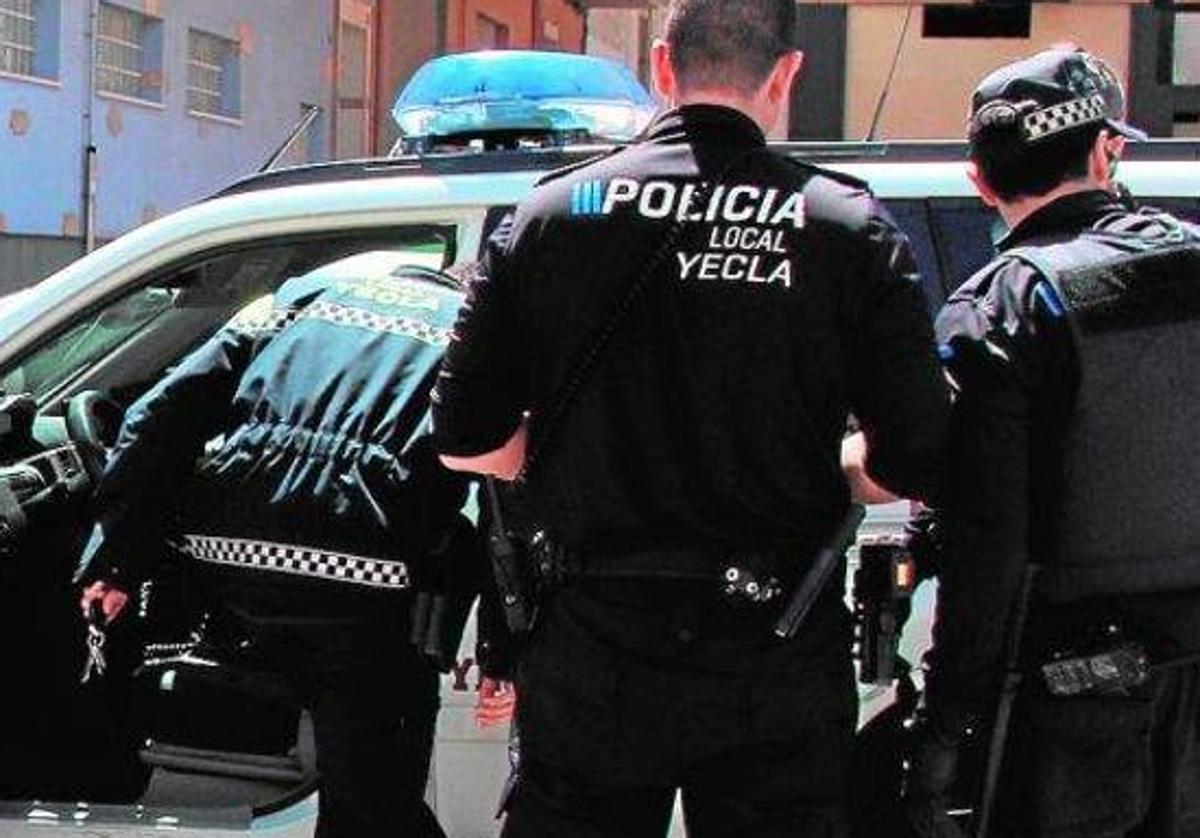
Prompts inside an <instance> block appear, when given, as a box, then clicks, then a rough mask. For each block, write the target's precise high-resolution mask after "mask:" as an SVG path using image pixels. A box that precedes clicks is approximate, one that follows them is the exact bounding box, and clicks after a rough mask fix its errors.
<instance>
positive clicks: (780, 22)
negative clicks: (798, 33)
mask: <svg viewBox="0 0 1200 838" xmlns="http://www.w3.org/2000/svg"><path fill="white" fill-rule="evenodd" d="M795 30H796V0H671V6H670V9H669V11H668V13H667V25H666V32H665V36H664V37H665V40H666V42H667V43H668V44H669V45H670V47H671V65H672V67H673V68H674V70H675V75H676V76H677V77H678V79H679V86H680V87H681V88H683V89H684V90H687V89H689V88H690V89H695V88H705V87H725V88H728V87H742V88H747V89H755V90H756V89H758V88H759V87H760V86H761V85H762V83H763V82H765V81H766V80H767V76H769V75H770V74H771V70H772V69H774V67H775V64H776V62H778V61H779V58H780V56H782V55H783V54H785V53H787V52H789V51H790V50H792V49H794V47H793V45H792V44H793V39H794V37H795Z"/></svg>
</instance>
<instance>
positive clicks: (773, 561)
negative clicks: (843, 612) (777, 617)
mask: <svg viewBox="0 0 1200 838" xmlns="http://www.w3.org/2000/svg"><path fill="white" fill-rule="evenodd" d="M535 555H536V557H537V558H536V564H537V569H538V573H539V574H540V575H541V576H542V578H543V579H545V580H551V581H554V580H562V581H565V580H571V579H643V580H645V579H662V580H677V581H696V582H709V583H715V584H717V585H719V586H720V587H721V589H722V590H723V591H724V592H725V593H726V594H728V595H730V596H737V597H744V598H746V599H748V600H751V601H753V602H771V601H773V600H775V599H776V598H778V597H780V596H782V595H783V594H784V592H785V589H786V586H787V583H789V582H790V581H791V580H793V579H794V578H795V577H796V575H797V572H798V570H799V564H800V557H801V556H803V555H805V554H804V552H803V551H802V550H769V551H741V550H731V551H728V552H719V551H715V550H713V549H711V548H681V547H655V548H648V549H644V550H627V551H621V552H602V551H581V550H574V549H569V548H554V547H551V546H549V545H542V546H541V547H540V549H537V550H536V553H535Z"/></svg>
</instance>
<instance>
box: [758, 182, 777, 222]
mask: <svg viewBox="0 0 1200 838" xmlns="http://www.w3.org/2000/svg"><path fill="white" fill-rule="evenodd" d="M778 197H779V190H778V189H768V190H767V194H766V197H764V198H763V202H762V206H761V207H759V208H758V216H757V217H756V218H755V219H754V220H755V221H756V222H758V223H759V224H766V223H767V219H768V218H770V217H771V210H772V209H773V208H774V207H775V199H776V198H778Z"/></svg>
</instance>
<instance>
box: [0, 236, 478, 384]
mask: <svg viewBox="0 0 1200 838" xmlns="http://www.w3.org/2000/svg"><path fill="white" fill-rule="evenodd" d="M454 240H455V228H454V227H452V226H437V225H421V226H414V227H404V228H393V229H389V230H387V231H382V232H381V231H372V232H370V233H369V234H364V233H344V232H340V233H336V234H328V235H325V236H320V237H317V236H312V235H306V236H304V237H302V238H292V239H289V240H281V241H272V242H265V243H257V244H254V245H249V246H240V247H238V248H236V249H231V250H226V251H224V252H220V253H215V254H208V255H205V256H202V257H199V258H196V259H195V260H193V261H191V262H190V263H186V264H183V265H180V266H177V267H175V268H173V269H170V270H168V271H165V272H161V273H160V274H159V275H158V276H156V277H151V278H149V281H148V282H146V283H144V284H140V287H132V288H131V290H129V291H127V292H126V293H124V294H121V295H119V296H117V297H116V298H113V299H110V300H108V301H107V302H105V303H103V304H102V305H100V306H99V307H97V308H95V309H93V310H91V311H90V312H88V313H86V314H85V315H83V316H81V317H80V318H79V319H78V320H76V321H75V322H73V323H71V324H70V325H68V326H67V327H66V328H65V329H62V330H59V331H58V332H57V333H56V334H54V335H53V336H51V337H49V338H48V339H47V340H45V341H44V342H42V343H41V344H40V345H39V346H37V347H36V348H34V349H33V350H32V351H31V352H29V353H27V354H25V355H24V356H23V357H22V358H20V359H18V360H17V361H15V362H14V363H12V364H10V365H9V366H8V367H7V368H6V369H5V370H3V372H0V390H3V391H4V392H6V393H29V394H32V395H33V396H34V397H35V398H36V399H37V400H38V401H39V403H45V402H47V401H48V400H49V399H50V398H51V397H52V396H53V395H55V394H56V393H57V392H58V391H60V390H62V389H63V388H64V387H65V386H68V385H69V384H70V383H71V382H72V381H73V380H75V379H76V378H77V377H79V376H80V375H83V374H84V373H85V372H87V371H88V370H90V369H92V368H93V367H96V366H97V365H99V364H101V363H102V362H103V361H105V360H106V359H109V358H111V357H112V356H114V355H116V354H120V353H121V352H123V350H124V349H125V348H126V347H127V346H130V345H132V344H138V351H137V352H132V351H131V352H129V353H128V357H127V358H125V359H123V361H124V362H123V363H122V364H120V365H116V366H118V367H119V369H117V370H108V371H107V378H106V381H105V385H106V389H108V390H110V391H112V392H113V393H114V395H116V396H117V397H118V398H121V397H122V396H124V397H127V398H131V397H132V396H134V395H136V391H137V390H138V389H140V388H142V387H145V386H148V385H149V383H152V380H156V378H157V376H158V375H159V374H160V373H161V371H162V370H163V369H164V368H165V366H166V365H168V364H170V363H173V362H174V361H175V360H177V359H178V358H179V357H181V356H182V354H184V353H185V352H186V351H187V350H188V349H190V348H192V347H194V346H195V345H197V344H198V343H200V342H201V341H203V340H204V339H205V338H207V337H208V336H209V335H211V334H212V333H213V332H215V331H216V330H217V329H218V328H219V327H220V326H221V325H222V324H223V323H225V322H226V321H227V320H228V319H229V318H230V317H232V316H233V315H234V314H236V313H237V311H238V310H239V309H241V308H242V307H243V306H245V305H247V304H249V303H250V302H253V301H254V300H255V299H258V298H259V297H262V296H263V295H265V294H269V293H271V292H273V291H274V290H275V289H277V288H278V287H279V286H280V285H282V284H283V283H284V282H285V281H286V280H288V279H290V278H292V277H297V276H303V275H308V274H315V273H317V272H318V271H319V272H321V275H322V276H327V277H329V278H335V277H339V276H347V275H356V276H358V275H364V274H370V275H377V276H386V275H388V274H390V273H391V272H392V271H394V270H395V269H396V268H397V267H399V266H401V265H404V264H420V265H423V266H426V267H433V268H439V267H444V266H445V265H446V264H447V262H448V260H449V259H451V258H453V242H454ZM131 285H137V284H136V283H131ZM124 391H133V392H128V393H126V392H124Z"/></svg>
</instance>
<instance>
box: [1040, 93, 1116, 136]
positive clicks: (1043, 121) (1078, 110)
mask: <svg viewBox="0 0 1200 838" xmlns="http://www.w3.org/2000/svg"><path fill="white" fill-rule="evenodd" d="M1106 116H1108V110H1107V108H1106V106H1105V102H1104V97H1103V96H1101V95H1100V94H1099V93H1096V94H1094V95H1092V96H1087V97H1084V98H1082V99H1072V100H1071V101H1069V102H1062V103H1060V104H1058V105H1051V106H1050V107H1048V108H1042V109H1041V110H1038V111H1034V112H1033V113H1031V114H1028V115H1026V117H1025V120H1024V122H1023V125H1024V127H1025V139H1027V140H1029V141H1030V142H1034V141H1036V140H1040V139H1043V138H1045V137H1049V136H1051V135H1053V134H1057V133H1059V132H1061V131H1067V130H1070V129H1071V128H1075V127H1076V126H1078V125H1087V124H1089V123H1092V122H1099V121H1100V120H1102V119H1104V118H1105V117H1106Z"/></svg>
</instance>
